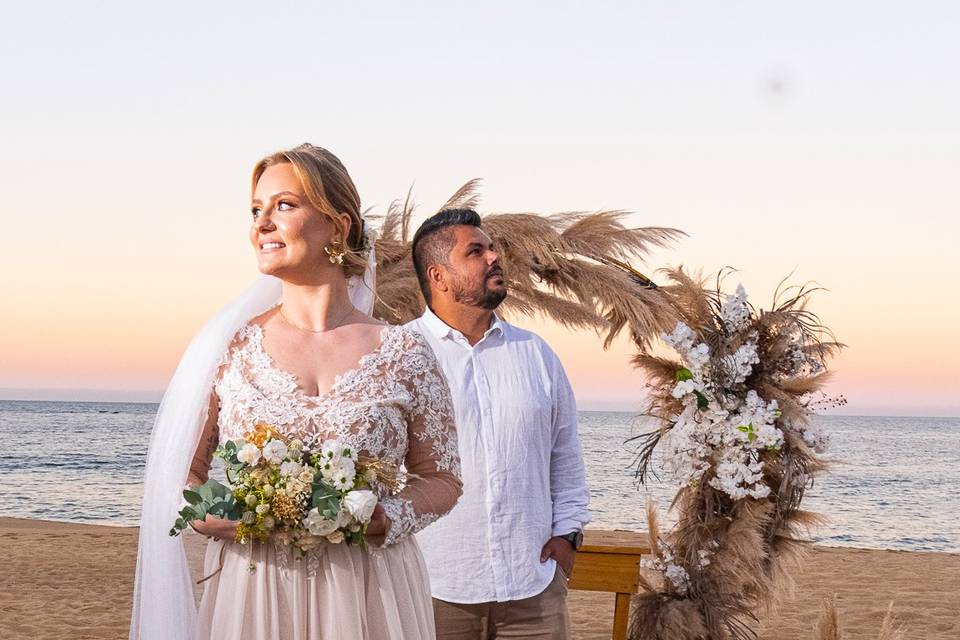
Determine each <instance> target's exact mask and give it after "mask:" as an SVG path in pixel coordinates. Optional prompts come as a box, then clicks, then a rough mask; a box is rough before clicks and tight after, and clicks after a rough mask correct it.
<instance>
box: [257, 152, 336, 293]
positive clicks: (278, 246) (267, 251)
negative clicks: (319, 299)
mask: <svg viewBox="0 0 960 640" xmlns="http://www.w3.org/2000/svg"><path fill="white" fill-rule="evenodd" d="M250 210H251V214H252V216H253V222H252V224H251V226H250V242H251V244H252V245H253V250H254V252H255V253H256V255H257V263H258V266H259V268H260V272H261V273H266V274H269V275H273V276H277V277H279V278H283V279H285V280H314V279H316V278H317V277H318V276H321V277H322V276H323V275H325V274H328V273H329V274H332V273H333V272H334V271H336V270H341V271H342V269H341V268H340V267H338V266H335V265H333V264H331V263H330V260H329V257H328V256H327V254H326V253H325V252H324V250H323V248H324V247H325V246H327V245H329V244H330V243H331V242H332V241H338V242H343V232H342V229H345V228H348V227H346V226H344V227H338V226H337V225H336V223H334V221H333V220H332V219H331V218H330V216H328V215H326V214H325V213H323V212H321V211H318V210H317V209H316V208H315V207H314V206H313V205H312V204H310V201H309V200H308V199H307V197H306V195H305V194H304V192H303V187H302V186H301V185H300V180H298V179H297V175H296V173H294V170H293V166H292V165H290V164H289V163H283V164H275V165H272V166H269V167H267V169H266V170H265V171H264V172H263V175H262V176H260V180H259V181H258V182H257V187H256V189H255V190H254V194H253V202H252V204H251V207H250ZM346 224H347V225H349V220H348V221H346Z"/></svg>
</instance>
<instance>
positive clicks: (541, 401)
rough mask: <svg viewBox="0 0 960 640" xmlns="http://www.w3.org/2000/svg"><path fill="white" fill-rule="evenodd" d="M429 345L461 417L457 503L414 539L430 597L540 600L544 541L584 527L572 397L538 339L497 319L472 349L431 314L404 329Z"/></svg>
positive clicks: (584, 494) (585, 499)
mask: <svg viewBox="0 0 960 640" xmlns="http://www.w3.org/2000/svg"><path fill="white" fill-rule="evenodd" d="M407 326H408V327H410V328H413V329H415V330H417V331H419V332H420V333H421V334H423V336H424V337H425V338H426V339H427V342H429V343H430V346H431V347H433V350H434V352H435V353H436V355H437V359H438V360H439V361H440V366H441V368H442V369H443V372H444V374H445V375H446V377H447V382H448V383H449V385H450V391H451V393H452V395H453V405H454V409H455V412H456V424H457V440H458V442H459V448H460V460H461V467H462V476H463V495H462V496H461V497H460V500H459V501H458V502H457V504H456V506H455V507H454V508H453V510H452V511H451V512H450V513H449V514H447V515H446V516H444V517H443V518H440V519H439V520H438V521H437V522H435V523H433V524H431V525H430V526H428V527H426V528H425V529H423V530H422V531H420V532H419V533H417V542H418V543H419V545H420V549H421V551H422V553H423V557H424V559H425V560H426V563H427V569H428V572H429V574H430V587H431V591H432V592H433V597H435V598H438V599H441V600H446V601H448V602H457V603H462V604H475V603H479V602H506V601H509V600H520V599H522V598H528V597H531V596H534V595H537V594H539V593H541V592H542V591H543V590H544V589H546V588H547V586H548V585H549V584H550V582H551V580H553V577H554V573H555V571H556V563H555V561H554V560H552V559H550V560H548V561H547V562H546V563H541V562H540V551H541V549H542V548H543V545H544V544H546V542H547V541H548V540H549V539H550V538H551V537H552V536H556V535H564V534H567V533H570V532H572V531H575V530H577V529H582V528H583V527H584V525H586V524H587V523H588V522H589V521H590V515H589V512H588V510H587V506H588V504H589V501H590V492H589V490H588V489H587V484H586V480H585V477H584V467H583V453H582V451H581V447H580V440H579V438H578V437H577V410H576V402H575V400H574V397H573V390H572V389H571V388H570V383H569V381H568V380H567V376H566V373H565V372H564V370H563V366H562V365H561V364H560V360H559V359H558V358H557V356H556V354H555V353H554V352H553V350H552V349H550V347H549V346H548V345H547V343H546V342H544V341H543V339H542V338H540V337H539V336H537V335H536V334H534V333H531V332H529V331H525V330H523V329H520V328H518V327H515V326H513V325H511V324H509V323H507V322H504V321H503V320H501V319H500V318H498V317H496V316H494V319H493V321H492V323H491V325H490V328H489V329H488V330H487V332H486V333H485V334H484V336H483V338H482V339H481V340H480V341H479V342H478V343H477V344H476V345H474V346H472V347H471V346H470V343H469V342H468V341H467V339H466V337H464V335H463V334H462V333H460V332H459V331H457V330H455V329H452V328H451V327H449V326H448V325H447V324H446V323H444V322H443V321H442V320H441V319H440V318H438V317H437V316H436V315H435V314H434V313H433V312H432V311H431V310H430V309H429V308H428V309H427V310H426V312H425V313H424V314H423V316H421V317H420V318H417V319H416V320H413V321H412V322H410V323H408V325H407Z"/></svg>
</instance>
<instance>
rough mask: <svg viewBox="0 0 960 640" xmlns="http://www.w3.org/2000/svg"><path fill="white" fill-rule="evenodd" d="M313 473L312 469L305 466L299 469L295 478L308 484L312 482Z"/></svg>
mask: <svg viewBox="0 0 960 640" xmlns="http://www.w3.org/2000/svg"><path fill="white" fill-rule="evenodd" d="M314 475H316V474H315V473H314V472H313V469H310V468H306V469H303V470H301V471H300V473H299V474H298V475H297V479H298V480H300V482H303V483H304V484H310V483H311V482H313V477H314Z"/></svg>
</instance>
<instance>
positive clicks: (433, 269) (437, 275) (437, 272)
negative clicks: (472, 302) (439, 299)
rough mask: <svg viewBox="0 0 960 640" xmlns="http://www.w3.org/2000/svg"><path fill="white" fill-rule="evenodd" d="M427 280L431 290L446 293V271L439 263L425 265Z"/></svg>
mask: <svg viewBox="0 0 960 640" xmlns="http://www.w3.org/2000/svg"><path fill="white" fill-rule="evenodd" d="M427 282H429V283H430V290H431V291H439V292H441V293H446V292H447V291H448V290H449V289H450V285H449V284H448V283H447V271H446V269H444V268H443V266H442V265H439V264H432V265H430V266H429V267H427Z"/></svg>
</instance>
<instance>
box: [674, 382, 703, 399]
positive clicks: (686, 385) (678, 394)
mask: <svg viewBox="0 0 960 640" xmlns="http://www.w3.org/2000/svg"><path fill="white" fill-rule="evenodd" d="M696 390H697V384H696V383H695V382H694V381H693V380H681V381H680V382H678V383H677V384H676V385H675V386H674V387H673V393H672V395H673V397H674V398H677V399H680V398H682V397H684V396H686V395H688V394H691V393H693V392H694V391H696Z"/></svg>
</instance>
